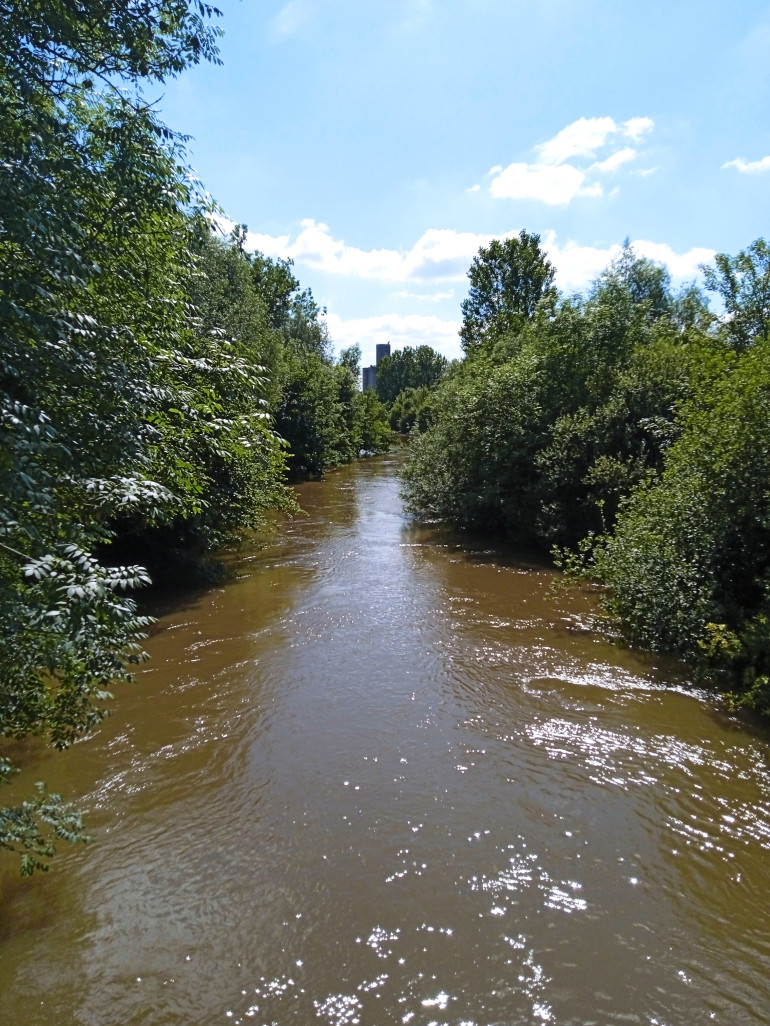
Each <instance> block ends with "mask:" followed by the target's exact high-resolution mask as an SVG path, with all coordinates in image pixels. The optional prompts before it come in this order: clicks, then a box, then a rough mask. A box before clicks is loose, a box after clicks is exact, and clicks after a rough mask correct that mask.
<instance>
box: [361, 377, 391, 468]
mask: <svg viewBox="0 0 770 1026" xmlns="http://www.w3.org/2000/svg"><path fill="white" fill-rule="evenodd" d="M390 442H391V431H390V425H389V424H388V412H387V410H386V409H385V407H384V406H383V404H382V403H381V402H380V401H379V399H378V398H377V396H376V395H375V393H374V392H373V391H372V390H371V389H367V390H366V392H364V393H363V394H362V393H360V392H359V393H358V402H357V409H356V444H357V447H358V450H359V452H363V453H367V454H372V453H377V452H386V451H387V450H388V449H389V448H390Z"/></svg>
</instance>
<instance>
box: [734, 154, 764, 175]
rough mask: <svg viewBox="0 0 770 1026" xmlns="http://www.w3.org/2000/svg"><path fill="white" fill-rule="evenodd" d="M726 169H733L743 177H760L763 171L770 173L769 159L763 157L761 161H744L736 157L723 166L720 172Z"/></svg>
mask: <svg viewBox="0 0 770 1026" xmlns="http://www.w3.org/2000/svg"><path fill="white" fill-rule="evenodd" d="M727 167H734V168H736V169H737V170H738V171H741V172H742V173H743V174H745V175H761V174H762V173H763V172H765V171H770V157H763V158H762V159H761V160H744V159H743V158H742V157H738V158H737V159H736V160H728V161H727V163H726V164H723V165H722V170H723V171H724V169H725V168H727Z"/></svg>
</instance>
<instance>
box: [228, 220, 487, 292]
mask: <svg viewBox="0 0 770 1026" xmlns="http://www.w3.org/2000/svg"><path fill="white" fill-rule="evenodd" d="M300 228H301V230H300V232H299V234H298V235H297V236H296V238H294V239H292V238H291V236H288V235H279V236H272V235H260V234H256V233H254V232H249V233H248V235H247V238H246V247H247V249H250V250H254V249H258V250H259V251H260V252H262V253H265V254H266V255H267V256H272V257H283V258H285V259H286V258H289V257H291V259H293V260H295V261H296V262H297V263H298V264H304V265H305V266H307V267H311V268H313V270H316V271H322V272H324V273H326V274H340V275H346V276H348V277H351V278H365V279H370V280H378V281H391V282H402V281H403V282H406V281H413V282H424V281H460V280H462V279H464V278H465V275H466V273H467V270H468V267H469V266H470V262H471V260H472V259H473V257H474V256H475V255H476V253H477V252H478V250H479V246H483V245H486V244H487V243H488V242H489V241H490V239H491V238H493V236H491V235H477V234H475V233H474V232H456V231H452V230H451V229H440V228H431V229H429V230H428V231H427V232H425V233H424V234H423V235H422V236H421V237H420V238H419V239H418V240H417V242H415V244H414V246H412V248H411V249H409V250H406V251H401V250H395V249H371V250H364V249H359V248H358V247H357V246H349V245H348V244H347V243H346V242H344V240H342V239H335V238H334V237H333V236H332V234H331V232H330V230H329V227H328V225H325V224H322V223H320V222H317V221H314V220H312V219H308V220H305V221H302V222H301V224H300Z"/></svg>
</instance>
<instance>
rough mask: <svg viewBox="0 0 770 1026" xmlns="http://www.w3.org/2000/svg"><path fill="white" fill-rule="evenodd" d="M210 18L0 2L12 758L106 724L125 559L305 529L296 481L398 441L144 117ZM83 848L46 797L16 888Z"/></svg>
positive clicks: (135, 580)
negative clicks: (59, 850) (73, 843)
mask: <svg viewBox="0 0 770 1026" xmlns="http://www.w3.org/2000/svg"><path fill="white" fill-rule="evenodd" d="M218 16H219V12H218V11H217V9H216V8H214V7H212V6H210V5H209V4H207V3H202V2H188V0H146V2H142V3H137V2H136V0H109V2H102V0H84V2H83V3H78V4H72V3H69V2H68V0H45V3H43V2H42V0H0V332H1V333H2V346H1V347H0V738H4V739H15V740H19V739H24V738H26V737H29V736H30V735H41V736H43V737H44V738H46V739H47V741H48V742H50V743H51V744H53V745H54V746H56V747H58V748H64V747H66V746H67V745H69V744H71V743H72V742H73V741H74V740H76V739H77V738H78V737H80V736H81V735H82V734H83V733H85V732H87V731H88V730H90V729H91V728H92V727H93V726H94V725H95V724H97V723H98V722H99V721H100V719H101V718H102V717H103V716H104V715H105V710H106V706H107V704H108V702H109V699H110V698H111V694H110V690H111V687H112V685H113V683H115V682H117V681H120V680H124V679H126V678H128V677H129V676H130V670H131V668H132V665H133V664H135V663H137V662H138V661H139V660H140V659H141V658H142V649H141V644H142V638H143V637H144V634H145V632H146V630H147V627H148V625H149V620H148V618H147V617H145V616H142V615H140V613H139V611H138V608H137V605H136V602H135V600H134V599H133V598H132V597H131V593H132V591H133V590H134V589H136V588H138V587H141V586H143V585H145V584H147V583H148V582H149V575H148V573H147V570H146V569H144V567H143V566H140V565H117V564H118V563H120V562H121V559H120V558H119V557H121V556H122V555H123V554H125V553H127V552H128V553H131V554H132V555H133V554H141V555H142V556H144V555H149V558H150V563H152V562H153V558H152V553H153V551H154V552H156V553H158V552H162V553H163V557H164V560H167V559H168V558H169V554H171V553H174V552H176V553H177V554H184V553H189V552H191V551H193V552H198V553H199V552H203V551H205V550H208V549H211V548H213V547H215V546H218V545H221V544H222V543H223V542H224V541H226V540H227V539H229V538H231V537H232V536H233V535H234V534H235V533H238V532H240V531H243V530H246V529H250V528H254V527H258V526H259V525H260V524H261V523H262V522H263V521H264V518H265V516H266V515H267V514H268V511H269V510H272V509H275V508H276V507H277V508H283V509H292V508H294V500H293V497H292V493H291V491H290V490H289V489H288V488H287V481H291V480H294V479H299V478H302V477H306V476H310V475H319V474H322V473H323V472H324V471H326V470H328V469H329V468H331V467H334V466H337V465H339V464H340V463H342V462H344V461H346V460H349V459H351V458H353V457H354V456H356V455H357V454H358V453H359V452H361V451H362V450H366V451H378V450H380V449H382V448H385V447H387V445H388V443H389V438H390V428H389V426H388V423H387V418H386V414H385V410H384V407H383V406H382V405H381V404H380V402H379V400H378V399H377V397H376V396H375V395H373V394H372V395H362V394H361V392H360V391H359V389H358V387H357V376H358V362H359V360H360V351H358V350H357V347H353V348H352V349H350V350H348V351H346V352H344V353H343V354H342V356H341V358H340V359H339V360H334V359H333V357H332V346H331V342H330V339H329V338H328V333H327V330H326V326H325V322H324V318H323V313H324V312H323V311H322V310H320V309H319V307H318V306H317V304H316V303H315V301H314V299H313V296H312V294H311V293H310V291H309V290H308V289H303V288H302V287H301V286H300V283H299V282H298V280H297V279H296V278H295V276H294V274H293V271H292V265H291V262H289V261H282V260H271V259H269V258H267V257H265V256H263V255H261V254H254V255H250V254H248V253H247V252H246V251H245V249H244V241H245V229H244V228H243V227H240V226H239V227H238V228H237V229H236V230H235V231H234V232H233V233H232V235H230V236H229V237H224V236H223V235H222V234H221V232H219V231H217V230H216V224H217V217H218V215H219V213H220V212H218V211H217V209H216V207H215V206H214V205H213V203H212V202H211V201H210V200H209V198H208V197H207V195H206V194H205V193H204V192H203V191H202V189H201V187H200V186H199V185H198V183H197V182H196V180H195V179H194V177H193V175H192V173H191V171H190V169H189V167H188V165H187V161H186V155H185V148H184V142H185V140H184V138H183V137H182V136H180V135H178V134H177V133H175V132H173V131H172V130H171V129H169V128H168V127H167V126H166V125H164V124H163V123H162V121H161V120H160V119H159V117H158V114H157V113H156V111H155V110H154V108H153V106H152V105H151V104H149V103H147V102H146V100H145V97H144V93H143V89H144V88H147V87H148V85H150V84H155V83H158V82H163V81H164V80H166V79H167V78H169V77H170V76H174V75H176V74H178V73H180V72H181V71H183V70H184V69H185V68H187V67H189V66H190V65H193V64H196V63H198V62H199V61H202V60H208V61H213V62H218V61H219V58H218V51H217V39H218V33H219V30H218V28H217V24H216V19H217V18H218ZM142 561H143V562H146V561H145V560H142ZM154 562H155V563H156V565H158V566H160V565H161V560H159V559H155V561H154ZM6 751H7V748H6ZM14 771H15V767H14V765H13V763H12V760H11V758H10V757H9V756H8V755H7V754H6V753H5V752H0V783H2V782H4V781H7V780H8V779H9V778H10V777H11V775H12V774H13V772H14ZM82 836H83V834H82V824H81V821H80V817H79V815H78V813H77V811H76V810H75V809H73V808H71V807H70V806H69V805H67V804H66V803H64V802H63V801H62V799H61V798H60V797H58V796H56V795H51V794H48V793H46V792H45V790H41V791H40V792H39V793H36V794H34V795H31V796H29V797H28V799H27V800H26V801H24V802H22V803H20V804H18V805H16V806H13V807H7V808H0V847H2V848H6V849H10V850H12V851H15V852H16V853H18V854H19V855H20V857H21V869H22V872H23V873H25V874H28V873H30V872H32V871H33V870H34V869H36V868H44V867H45V865H46V864H47V861H48V859H49V858H50V856H51V855H52V853H53V850H54V846H55V841H56V838H57V837H59V838H65V839H68V840H77V839H78V838H81V837H82Z"/></svg>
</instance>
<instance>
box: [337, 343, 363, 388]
mask: <svg viewBox="0 0 770 1026" xmlns="http://www.w3.org/2000/svg"><path fill="white" fill-rule="evenodd" d="M337 363H338V364H339V366H340V367H347V369H348V370H349V371H350V373H351V374H352V375H353V377H354V378H355V379H356V381H358V379H359V377H360V375H361V346H359V345H358V343H356V344H355V345H352V346H348V347H347V349H343V350H342V351H341V352H340V355H339V358H338V360H337Z"/></svg>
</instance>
